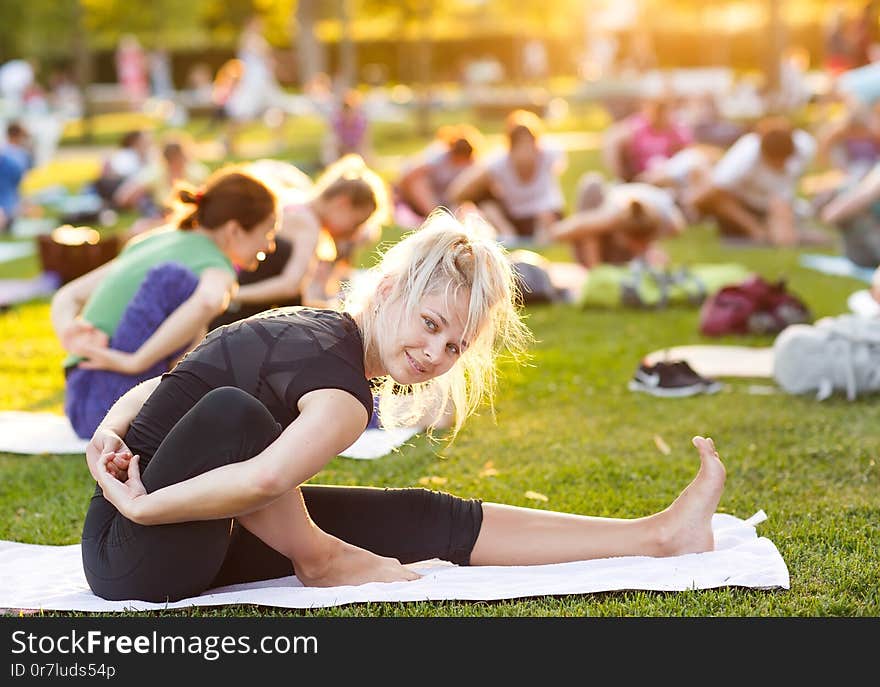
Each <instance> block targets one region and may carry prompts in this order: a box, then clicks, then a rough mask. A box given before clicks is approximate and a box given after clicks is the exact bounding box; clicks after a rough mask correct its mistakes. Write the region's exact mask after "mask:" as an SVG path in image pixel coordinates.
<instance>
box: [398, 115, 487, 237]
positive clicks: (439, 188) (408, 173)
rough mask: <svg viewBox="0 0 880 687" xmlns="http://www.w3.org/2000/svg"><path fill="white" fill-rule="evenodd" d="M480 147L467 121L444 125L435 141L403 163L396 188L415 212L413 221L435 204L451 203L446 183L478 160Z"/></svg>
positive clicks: (401, 200)
mask: <svg viewBox="0 0 880 687" xmlns="http://www.w3.org/2000/svg"><path fill="white" fill-rule="evenodd" d="M481 147H482V135H481V134H480V132H479V131H478V130H477V129H476V128H475V127H473V126H471V125H470V124H455V125H449V126H443V127H440V128H439V129H438V130H437V135H436V139H435V141H434V142H433V143H432V144H431V145H429V146H428V148H427V149H426V150H424V151H422V152H421V153H420V154H419V156H418V157H417V158H416V159H415V160H413V161H411V162H409V163H407V164H405V165H404V169H403V171H402V173H401V175H400V179H399V180H398V182H397V185H396V189H395V190H396V194H397V198H398V202H399V203H400V204H402V205H403V206H404V207H405V208H406V209H407V210H408V211H409V212H410V213H411V214H412V215H413V216H414V217H413V219H414V220H415V222H416V224H421V223H422V222H423V221H424V220H425V218H426V217H427V216H428V215H430V214H431V212H433V211H434V210H435V209H436V208H438V207H446V208H453V207H454V205H455V203H454V202H453V200H452V198H451V197H450V194H449V187H450V186H451V185H452V183H453V182H454V181H455V179H456V178H457V177H458V176H459V175H460V174H461V173H462V172H463V171H465V170H466V169H468V168H469V167H471V165H473V164H474V163H476V162H477V160H478V158H479V154H480V149H481Z"/></svg>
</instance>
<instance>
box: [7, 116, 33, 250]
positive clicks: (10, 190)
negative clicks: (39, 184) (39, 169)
mask: <svg viewBox="0 0 880 687" xmlns="http://www.w3.org/2000/svg"><path fill="white" fill-rule="evenodd" d="M33 164H34V157H33V153H32V151H31V145H30V136H29V135H28V132H27V130H26V129H25V128H24V127H23V126H22V125H21V124H19V123H18V122H10V123H9V124H8V125H7V126H6V144H5V145H3V146H2V147H0V234H2V233H5V232H8V231H9V230H10V228H11V226H12V223H13V221H14V220H15V218H16V216H17V215H18V213H19V212H20V210H21V204H22V200H21V191H20V188H21V182H22V180H23V179H24V176H25V174H26V173H27V172H28V170H29V169H30V168H31V167H32V166H33Z"/></svg>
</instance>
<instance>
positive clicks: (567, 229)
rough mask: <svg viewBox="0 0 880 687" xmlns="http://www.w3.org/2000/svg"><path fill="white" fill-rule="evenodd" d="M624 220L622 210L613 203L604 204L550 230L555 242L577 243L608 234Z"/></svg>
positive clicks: (574, 216)
mask: <svg viewBox="0 0 880 687" xmlns="http://www.w3.org/2000/svg"><path fill="white" fill-rule="evenodd" d="M623 219H624V215H623V213H622V212H621V208H620V207H618V206H616V205H613V204H611V203H603V204H602V205H600V206H599V207H598V208H595V209H592V210H581V211H580V212H576V213H574V214H572V215H569V216H568V217H565V218H564V219H561V220H559V221H558V222H555V223H554V224H553V225H552V226H551V227H550V229H549V233H550V237H551V238H552V239H553V240H555V241H576V240H578V239H583V238H587V237H593V236H596V237H598V236H600V235H601V234H606V233H608V232H609V231H612V230H614V228H615V227H616V226H617V225H618V224H619V223H620V222H621V221H622V220H623Z"/></svg>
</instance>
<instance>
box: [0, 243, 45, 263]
mask: <svg viewBox="0 0 880 687" xmlns="http://www.w3.org/2000/svg"><path fill="white" fill-rule="evenodd" d="M36 251H37V248H36V246H35V245H34V242H33V241H14V242H13V241H10V242H7V243H0V262H11V261H12V260H18V259H19V258H23V257H26V256H28V255H33V254H34V253H35V252H36Z"/></svg>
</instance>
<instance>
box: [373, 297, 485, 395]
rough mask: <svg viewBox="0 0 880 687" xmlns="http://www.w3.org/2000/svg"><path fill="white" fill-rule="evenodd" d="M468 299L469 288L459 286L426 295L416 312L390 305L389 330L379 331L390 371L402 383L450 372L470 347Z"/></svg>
mask: <svg viewBox="0 0 880 687" xmlns="http://www.w3.org/2000/svg"><path fill="white" fill-rule="evenodd" d="M469 300H470V294H469V293H468V291H467V289H458V290H457V291H454V292H452V293H450V294H449V295H448V296H447V295H446V294H445V293H434V294H429V295H427V296H425V297H424V298H423V299H422V301H421V302H420V303H419V305H418V307H417V308H416V310H415V312H413V313H408V312H401V310H402V309H403V305H402V304H401V303H399V302H395V303H393V304H390V306H389V310H390V312H389V313H388V316H389V317H388V319H387V320H386V322H387V323H388V324H387V325H386V326H387V329H386V330H385V331H383V332H381V333H380V334H379V336H380V344H379V356H380V358H381V362H382V367H383V369H384V370H385V371H386V372H387V374H389V375H391V377H392V378H393V379H394V380H395V381H396V382H398V383H400V384H417V383H420V382H427V381H428V380H430V379H433V378H434V377H439V376H440V375H442V374H444V373H445V372H448V371H449V370H450V369H451V368H452V366H453V365H455V363H456V362H457V361H458V359H459V358H460V357H461V355H462V353H464V351H465V350H467V346H468V342H467V341H464V340H463V338H464V331H465V324H466V323H467V316H468V304H469ZM395 325H396V326H395Z"/></svg>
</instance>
